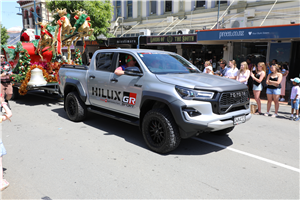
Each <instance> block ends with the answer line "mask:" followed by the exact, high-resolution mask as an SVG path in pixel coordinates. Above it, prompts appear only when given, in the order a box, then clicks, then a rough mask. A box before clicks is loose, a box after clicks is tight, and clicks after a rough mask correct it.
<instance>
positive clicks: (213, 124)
mask: <svg viewBox="0 0 300 200" xmlns="http://www.w3.org/2000/svg"><path fill="white" fill-rule="evenodd" d="M172 106H173V107H174V108H173V109H172V112H173V116H174V119H175V121H176V123H177V125H178V127H179V131H180V134H181V137H182V138H189V137H192V136H195V135H197V134H199V133H201V132H214V131H218V130H223V129H226V128H230V127H233V126H235V125H234V117H238V116H245V122H247V121H249V120H250V118H251V116H252V115H251V114H250V108H247V109H242V110H238V111H234V112H229V113H226V114H215V113H213V111H212V107H211V104H210V103H209V102H201V101H185V100H183V101H176V103H175V102H173V104H172ZM184 108H191V109H194V110H197V111H199V115H198V116H190V114H189V113H188V112H187V111H185V109H184ZM174 112H175V113H174Z"/></svg>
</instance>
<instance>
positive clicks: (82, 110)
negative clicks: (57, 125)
mask: <svg viewBox="0 0 300 200" xmlns="http://www.w3.org/2000/svg"><path fill="white" fill-rule="evenodd" d="M65 104H66V107H65V108H66V113H67V115H68V117H69V119H70V120H71V121H74V122H79V121H82V120H84V119H85V118H86V116H87V108H86V105H85V104H84V102H83V101H82V100H81V99H80V97H79V95H78V93H77V92H70V93H68V95H67V97H66V101H65Z"/></svg>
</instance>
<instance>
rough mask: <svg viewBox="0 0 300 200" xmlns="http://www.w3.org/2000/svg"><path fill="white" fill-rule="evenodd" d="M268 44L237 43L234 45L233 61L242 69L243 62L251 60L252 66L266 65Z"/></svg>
mask: <svg viewBox="0 0 300 200" xmlns="http://www.w3.org/2000/svg"><path fill="white" fill-rule="evenodd" d="M267 49H268V44H267V43H266V42H258V43H252V42H235V43H233V59H234V60H235V61H236V64H237V67H238V68H240V65H241V63H242V62H244V61H247V59H248V58H249V59H250V60H251V63H252V64H255V65H257V63H259V62H264V63H266V55H267Z"/></svg>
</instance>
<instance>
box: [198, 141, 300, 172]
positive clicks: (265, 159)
mask: <svg viewBox="0 0 300 200" xmlns="http://www.w3.org/2000/svg"><path fill="white" fill-rule="evenodd" d="M193 139H194V140H198V141H200V142H204V143H207V144H211V145H214V146H217V147H221V148H223V149H228V150H230V151H234V152H236V153H239V154H243V155H246V156H249V157H252V158H256V159H258V160H262V161H265V162H268V163H271V164H274V165H277V166H280V167H283V168H286V169H290V170H293V171H295V172H298V173H300V169H298V168H296V167H291V166H289V165H286V164H282V163H279V162H276V161H273V160H270V159H267V158H263V157H260V156H256V155H253V154H251V153H247V152H244V151H240V150H237V149H233V148H231V147H226V146H224V145H221V144H217V143H214V142H210V141H207V140H203V139H200V138H196V137H193Z"/></svg>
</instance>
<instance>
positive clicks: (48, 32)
mask: <svg viewBox="0 0 300 200" xmlns="http://www.w3.org/2000/svg"><path fill="white" fill-rule="evenodd" d="M56 12H57V15H56V16H57V18H56V16H55V18H56V20H53V22H54V24H56V26H50V25H49V24H48V23H47V22H39V23H38V25H40V26H41V35H40V36H38V35H34V30H33V29H27V30H26V29H25V30H23V31H22V32H21V35H20V42H18V43H17V44H16V45H15V46H12V45H1V49H3V51H4V54H5V56H6V58H7V61H8V62H9V63H10V64H11V65H12V67H13V74H12V75H11V76H10V79H11V81H12V82H13V84H17V86H19V85H21V86H20V87H19V93H20V94H21V95H25V94H26V93H27V84H28V81H30V77H31V70H33V69H34V68H39V69H42V71H43V76H44V78H45V80H46V81H47V83H56V82H57V81H58V71H59V68H60V67H61V66H62V65H63V64H76V65H82V58H81V55H82V53H81V52H80V50H79V49H77V48H76V50H75V60H74V61H73V60H72V59H71V48H70V47H71V46H72V44H73V43H74V46H76V43H77V41H78V40H79V39H80V38H82V40H83V43H84V49H83V52H84V51H85V46H86V45H85V41H84V37H88V36H91V35H92V33H93V32H94V29H92V28H91V23H90V17H89V16H88V14H87V13H86V11H82V10H75V11H74V12H71V13H72V14H75V16H74V18H75V19H76V22H75V24H74V26H72V25H71V23H70V14H68V13H67V11H66V9H56ZM53 22H52V24H53ZM62 47H67V48H68V58H67V60H65V59H62V58H64V56H63V55H62Z"/></svg>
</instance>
